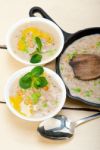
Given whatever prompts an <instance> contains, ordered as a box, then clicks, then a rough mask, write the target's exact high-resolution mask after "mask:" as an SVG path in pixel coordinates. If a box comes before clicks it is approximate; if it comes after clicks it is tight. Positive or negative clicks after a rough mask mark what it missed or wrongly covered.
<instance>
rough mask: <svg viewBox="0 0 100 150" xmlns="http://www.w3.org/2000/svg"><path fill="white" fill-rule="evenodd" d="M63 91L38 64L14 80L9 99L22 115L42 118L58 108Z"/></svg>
mask: <svg viewBox="0 0 100 150" xmlns="http://www.w3.org/2000/svg"><path fill="white" fill-rule="evenodd" d="M62 92H63V91H62V88H61V87H59V85H58V83H57V81H55V80H54V79H53V78H52V77H51V76H50V75H48V74H47V73H46V72H45V71H44V69H43V67H41V66H38V67H35V68H34V69H32V70H31V71H30V72H28V73H26V74H24V75H23V76H21V77H20V78H18V79H16V80H15V81H14V82H13V84H12V86H11V88H10V94H9V95H10V96H9V99H10V103H11V105H12V106H13V108H14V109H15V110H16V111H17V112H18V113H20V114H21V115H23V116H26V117H28V118H40V117H45V116H47V115H48V114H50V113H52V112H54V111H55V110H56V109H57V108H58V106H59V105H60V100H61V96H62Z"/></svg>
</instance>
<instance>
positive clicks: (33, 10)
mask: <svg viewBox="0 0 100 150" xmlns="http://www.w3.org/2000/svg"><path fill="white" fill-rule="evenodd" d="M36 13H39V14H40V15H41V16H42V17H43V18H45V19H48V20H50V21H52V22H54V23H55V24H56V25H57V23H56V22H55V21H54V20H53V19H52V18H51V17H50V16H49V15H48V14H47V13H46V12H45V11H44V10H43V9H42V8H40V7H37V6H36V7H32V8H31V9H30V11H29V16H30V17H36V15H35V14H36ZM57 26H58V25H57ZM58 27H59V26H58ZM59 28H60V27H59ZM60 29H61V28H60ZM61 31H62V32H63V35H64V39H65V42H66V41H67V40H68V38H69V37H70V36H71V34H70V33H67V32H65V31H64V30H63V29H61Z"/></svg>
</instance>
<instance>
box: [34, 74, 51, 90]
mask: <svg viewBox="0 0 100 150" xmlns="http://www.w3.org/2000/svg"><path fill="white" fill-rule="evenodd" d="M47 84H48V81H47V79H46V78H45V77H38V78H36V79H35V81H34V87H35V88H37V89H38V88H42V87H45V86H46V85H47Z"/></svg>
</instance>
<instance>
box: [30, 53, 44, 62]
mask: <svg viewBox="0 0 100 150" xmlns="http://www.w3.org/2000/svg"><path fill="white" fill-rule="evenodd" d="M41 59H42V55H40V54H34V55H33V56H32V57H31V59H30V62H31V63H39V62H40V61H41Z"/></svg>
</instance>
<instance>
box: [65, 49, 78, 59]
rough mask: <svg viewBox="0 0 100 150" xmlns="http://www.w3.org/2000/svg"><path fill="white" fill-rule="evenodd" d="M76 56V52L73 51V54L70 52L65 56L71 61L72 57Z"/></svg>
mask: <svg viewBox="0 0 100 150" xmlns="http://www.w3.org/2000/svg"><path fill="white" fill-rule="evenodd" d="M77 54H78V53H77V51H76V50H75V51H74V52H72V53H69V54H67V58H68V60H71V59H72V58H73V57H75V56H76V55H77Z"/></svg>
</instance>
